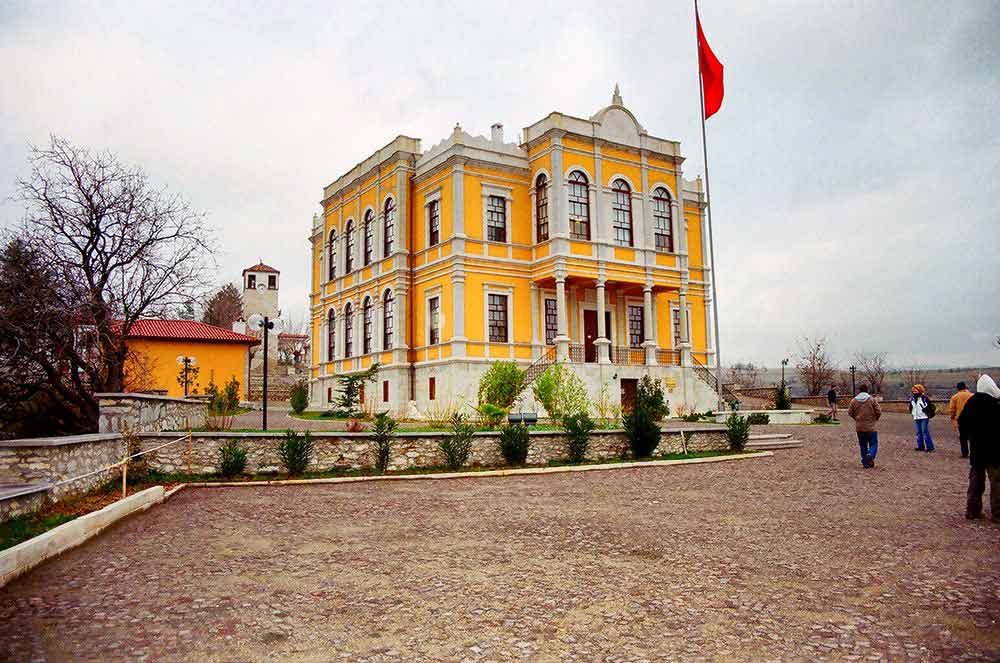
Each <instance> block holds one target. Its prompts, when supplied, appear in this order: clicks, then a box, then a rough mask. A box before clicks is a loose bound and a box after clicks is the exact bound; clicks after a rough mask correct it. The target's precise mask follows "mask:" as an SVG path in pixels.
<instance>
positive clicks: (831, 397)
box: [826, 384, 837, 419]
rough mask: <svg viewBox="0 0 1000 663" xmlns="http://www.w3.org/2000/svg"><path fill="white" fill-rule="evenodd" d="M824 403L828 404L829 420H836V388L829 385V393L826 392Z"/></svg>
mask: <svg viewBox="0 0 1000 663" xmlns="http://www.w3.org/2000/svg"><path fill="white" fill-rule="evenodd" d="M826 402H827V403H829V404H830V418H831V419H836V418H837V386H836V385H832V384H831V385H830V391H828V392H826Z"/></svg>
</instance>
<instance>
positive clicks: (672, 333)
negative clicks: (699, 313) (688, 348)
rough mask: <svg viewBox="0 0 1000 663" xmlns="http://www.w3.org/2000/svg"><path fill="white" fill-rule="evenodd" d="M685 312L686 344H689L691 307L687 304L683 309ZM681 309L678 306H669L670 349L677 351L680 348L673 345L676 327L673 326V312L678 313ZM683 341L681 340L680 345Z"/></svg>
mask: <svg viewBox="0 0 1000 663" xmlns="http://www.w3.org/2000/svg"><path fill="white" fill-rule="evenodd" d="M684 308H685V309H686V310H687V316H686V317H687V328H688V329H687V337H688V343H691V305H690V304H688V305H686V306H685V307H684ZM680 310H681V307H680V305H679V304H670V349H671V350H677V349H678V348H679V347H680V346H679V344H678V345H675V344H674V339H675V338H676V337H677V333H676V332H677V326H676V325H675V324H674V311H680ZM683 342H684V339H681V343H683Z"/></svg>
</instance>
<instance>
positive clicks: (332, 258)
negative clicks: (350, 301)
mask: <svg viewBox="0 0 1000 663" xmlns="http://www.w3.org/2000/svg"><path fill="white" fill-rule="evenodd" d="M326 250H327V252H328V253H329V256H328V257H329V259H328V260H327V262H329V263H330V264H329V265H328V280H330V281H332V280H333V279H335V278H336V277H337V229H336V228H334V229H333V230H331V231H330V244H329V246H327V249H326Z"/></svg>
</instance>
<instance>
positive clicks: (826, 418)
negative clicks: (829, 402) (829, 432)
mask: <svg viewBox="0 0 1000 663" xmlns="http://www.w3.org/2000/svg"><path fill="white" fill-rule="evenodd" d="M813 423H814V424H832V423H837V420H836V419H834V418H833V417H831V416H830V415H828V414H817V415H816V418H815V419H813Z"/></svg>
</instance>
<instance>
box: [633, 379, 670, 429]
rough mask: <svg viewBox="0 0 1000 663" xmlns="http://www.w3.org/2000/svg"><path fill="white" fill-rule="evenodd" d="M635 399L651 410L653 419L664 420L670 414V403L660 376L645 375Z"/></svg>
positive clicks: (640, 381)
mask: <svg viewBox="0 0 1000 663" xmlns="http://www.w3.org/2000/svg"><path fill="white" fill-rule="evenodd" d="M635 401H636V403H642V404H643V406H644V407H645V408H647V409H648V410H649V414H650V416H651V417H653V421H663V420H664V419H665V418H666V417H667V416H668V415H669V414H670V404H669V403H667V396H666V394H665V393H664V391H663V383H662V382H660V379H659V378H654V377H652V376H650V375H649V374H646V375H643V376H642V378H641V379H640V380H639V387H638V389H636V392H635Z"/></svg>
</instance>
